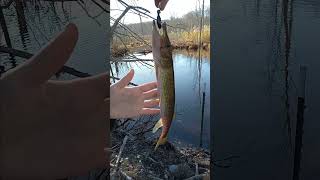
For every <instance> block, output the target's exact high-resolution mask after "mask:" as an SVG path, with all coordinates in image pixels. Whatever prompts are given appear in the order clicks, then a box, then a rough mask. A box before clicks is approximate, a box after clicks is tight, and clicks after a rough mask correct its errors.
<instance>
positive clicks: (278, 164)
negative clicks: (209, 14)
mask: <svg viewBox="0 0 320 180" xmlns="http://www.w3.org/2000/svg"><path fill="white" fill-rule="evenodd" d="M230 2H231V1H229V0H227V1H223V2H222V1H220V2H219V3H216V6H215V9H214V10H213V11H214V12H215V13H216V14H215V18H214V27H215V31H214V36H215V40H216V43H215V47H214V49H215V65H214V79H213V81H214V82H215V85H214V89H215V91H214V107H215V108H214V114H215V118H214V119H215V120H216V121H215V124H214V130H213V132H214V133H215V137H216V139H215V142H214V147H215V149H214V152H215V155H216V157H217V158H218V159H219V158H223V157H224V156H228V155H229V154H233V155H239V156H240V158H239V159H238V160H236V161H234V163H233V164H232V169H220V168H216V172H215V174H216V176H217V177H216V178H218V179H219V178H221V179H236V178H238V177H246V179H292V174H293V172H292V169H293V147H294V141H293V140H294V136H295V131H294V130H295V126H296V116H297V112H296V111H297V110H296V108H297V88H298V86H299V84H298V76H297V74H298V72H299V71H298V70H299V65H300V64H308V65H310V66H312V68H311V69H312V70H311V71H308V80H309V81H308V85H307V89H308V90H307V91H308V92H307V94H308V93H312V92H316V91H318V90H319V85H318V83H317V82H316V76H315V75H316V74H317V73H316V72H317V70H316V69H317V68H319V63H318V61H316V59H318V58H317V57H319V53H318V50H317V48H316V47H315V46H317V43H318V42H319V40H320V38H319V36H317V31H319V29H320V26H319V25H318V24H316V23H314V22H319V7H320V4H319V3H318V2H315V1H292V0H274V1H267V0H257V1H249V0H247V1H242V2H233V3H230ZM307 27H308V28H309V29H308V30H307V29H306V28H307ZM310 29H312V30H310ZM310 96H311V94H308V95H307V99H308V97H310ZM314 96H315V97H317V99H314V98H313V99H309V100H308V103H307V106H308V107H309V108H310V109H309V110H308V113H306V117H305V118H307V120H306V121H305V122H308V123H307V124H308V125H306V126H305V128H304V132H305V133H304V135H303V139H304V140H303V144H304V145H303V155H302V161H303V163H302V165H301V172H300V174H301V175H302V177H303V179H312V178H315V177H320V174H319V172H317V171H314V169H315V167H316V164H317V161H315V160H312V159H311V157H318V158H319V155H316V149H317V150H319V148H316V147H318V146H319V143H316V142H315V140H312V139H314V138H315V137H318V138H319V135H320V134H318V133H315V128H312V126H317V125H318V123H317V121H316V119H317V118H316V116H317V115H316V112H315V111H314V110H315V109H317V108H319V105H318V103H319V99H320V98H319V96H318V95H315V93H313V94H312V97H314ZM311 134H313V136H312V135H311ZM253 169H254V171H251V170H253ZM315 175H318V176H315Z"/></svg>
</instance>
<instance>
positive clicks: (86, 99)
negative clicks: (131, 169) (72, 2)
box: [0, 24, 110, 179]
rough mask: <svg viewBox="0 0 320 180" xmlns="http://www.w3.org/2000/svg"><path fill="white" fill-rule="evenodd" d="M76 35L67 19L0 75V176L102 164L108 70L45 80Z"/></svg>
mask: <svg viewBox="0 0 320 180" xmlns="http://www.w3.org/2000/svg"><path fill="white" fill-rule="evenodd" d="M77 39H78V32H77V28H76V26H75V25H73V24H70V25H68V26H67V28H66V29H65V31H64V32H62V33H61V34H59V35H58V36H57V37H56V38H55V39H54V40H53V41H51V42H50V43H49V44H48V45H47V46H46V47H45V48H43V49H42V50H41V51H40V52H39V53H38V54H36V55H35V56H33V57H32V58H31V59H30V60H28V61H27V62H25V63H24V64H22V65H20V66H19V67H17V68H15V69H12V70H10V71H8V72H6V73H5V74H4V76H3V77H2V78H1V79H0V91H1V93H0V98H1V104H0V128H1V129H0V137H1V138H2V141H1V146H0V156H1V157H0V159H1V162H0V163H1V164H0V165H1V167H0V171H1V172H0V174H1V175H3V176H4V177H3V178H5V177H6V178H8V179H15V178H19V177H24V178H26V177H29V178H32V179H44V178H61V177H65V176H69V175H79V173H86V171H88V170H90V169H92V168H95V167H103V166H106V164H108V162H107V156H106V152H105V151H104V148H105V147H107V146H108V143H109V142H108V139H109V138H108V133H107V129H108V128H109V122H107V115H108V114H109V102H108V99H109V87H110V85H109V84H108V82H109V80H108V78H109V76H108V74H107V73H104V74H100V75H96V76H93V77H89V78H83V79H75V80H69V81H53V80H49V79H50V78H51V77H52V76H53V75H54V74H55V73H56V72H58V71H59V69H60V68H61V67H62V66H63V65H64V64H65V63H66V61H67V60H68V59H69V57H70V54H71V53H72V51H73V48H74V46H75V44H76V42H77Z"/></svg>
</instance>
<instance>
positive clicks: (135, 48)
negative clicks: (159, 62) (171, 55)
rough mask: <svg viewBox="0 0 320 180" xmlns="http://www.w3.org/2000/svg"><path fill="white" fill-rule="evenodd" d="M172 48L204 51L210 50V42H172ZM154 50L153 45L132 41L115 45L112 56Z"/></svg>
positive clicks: (144, 52) (117, 56)
mask: <svg viewBox="0 0 320 180" xmlns="http://www.w3.org/2000/svg"><path fill="white" fill-rule="evenodd" d="M171 43H172V48H173V49H174V50H187V51H191V52H193V51H198V50H199V49H202V50H204V51H210V43H202V44H200V45H199V44H195V43H191V42H189V43H178V42H171ZM150 52H152V47H151V46H149V45H146V44H143V43H139V42H136V43H131V44H128V45H126V46H123V45H122V46H116V45H114V46H113V48H111V53H112V57H114V58H119V57H124V56H126V55H128V54H129V53H139V54H148V53H150Z"/></svg>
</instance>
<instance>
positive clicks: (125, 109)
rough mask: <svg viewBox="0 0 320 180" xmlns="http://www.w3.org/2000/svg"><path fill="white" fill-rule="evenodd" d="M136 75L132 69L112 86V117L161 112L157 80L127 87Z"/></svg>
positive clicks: (128, 116)
mask: <svg viewBox="0 0 320 180" xmlns="http://www.w3.org/2000/svg"><path fill="white" fill-rule="evenodd" d="M133 76H134V71H133V69H131V71H130V72H129V73H128V74H127V75H126V76H125V77H123V78H122V79H121V80H120V81H118V82H117V83H115V84H113V85H112V86H111V87H110V118H112V119H117V118H130V117H136V116H140V115H151V114H159V113H160V109H158V108H153V107H155V106H158V105H159V99H153V98H156V97H158V96H159V93H158V90H157V89H156V88H157V82H151V83H146V84H143V85H140V86H136V87H127V85H128V84H129V82H130V81H131V80H132V78H133Z"/></svg>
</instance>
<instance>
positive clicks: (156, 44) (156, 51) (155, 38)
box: [152, 21, 161, 65]
mask: <svg viewBox="0 0 320 180" xmlns="http://www.w3.org/2000/svg"><path fill="white" fill-rule="evenodd" d="M160 39H161V36H160V33H159V31H158V27H157V25H156V21H153V24H152V54H153V59H154V62H155V63H156V64H158V65H159V64H160Z"/></svg>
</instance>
